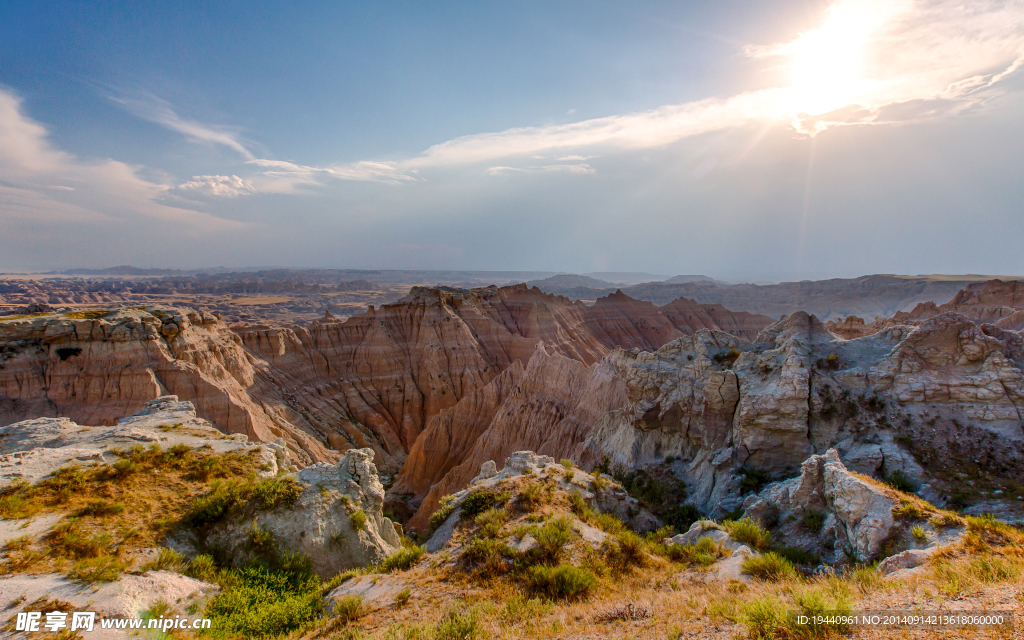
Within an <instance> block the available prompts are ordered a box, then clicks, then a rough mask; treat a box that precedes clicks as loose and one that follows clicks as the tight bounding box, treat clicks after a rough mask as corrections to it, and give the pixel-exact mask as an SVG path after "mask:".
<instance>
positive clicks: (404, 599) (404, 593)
mask: <svg viewBox="0 0 1024 640" xmlns="http://www.w3.org/2000/svg"><path fill="white" fill-rule="evenodd" d="M411 597H412V590H411V589H409V588H408V587H407V588H405V589H402V590H401V591H399V592H398V593H396V594H395V601H394V605H395V608H397V609H401V608H402V607H404V606H405V605H407V604H409V598H411Z"/></svg>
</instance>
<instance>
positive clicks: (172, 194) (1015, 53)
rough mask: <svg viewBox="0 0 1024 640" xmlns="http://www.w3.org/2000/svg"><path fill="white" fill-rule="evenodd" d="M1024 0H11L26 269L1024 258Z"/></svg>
mask: <svg viewBox="0 0 1024 640" xmlns="http://www.w3.org/2000/svg"><path fill="white" fill-rule="evenodd" d="M1022 55H1024V4H1022V3H1021V2H989V1H988V0H978V2H974V3H971V4H970V6H968V7H964V6H959V5H958V3H955V2H944V1H942V0H887V1H885V2H882V1H881V0H837V1H835V2H828V1H814V2H810V1H800V2H795V1H791V0H782V1H775V2H766V1H765V2H762V1H747V2H730V1H719V2H685V3H681V2H674V3H668V2H646V3H645V2H632V3H622V2H619V3H610V2H557V3H552V2H520V3H498V2H465V3H440V2H435V3H412V2H410V3H399V2H379V3H347V2H330V3H328V2H324V3H301V2H290V3H255V2H248V3H242V2H239V3H196V4H191V3H185V2H178V3H121V2H109V3H78V4H72V3H51V2H33V3H3V4H0V221H2V222H3V226H4V227H5V228H6V231H5V232H4V233H3V234H0V268H7V269H11V268H39V269H47V268H60V267H74V266H110V265H115V264H123V263H131V264H135V265H140V266H161V267H187V268H195V267H202V266H215V265H228V266H232V265H233V266H252V265H281V266H296V267H314V266H316V267H354V268H359V267H366V268H388V267H391V268H443V269H536V270H561V271H575V272H586V271H595V270H597V271H606V270H620V271H621V270H643V271H651V272H656V273H706V274H709V275H713V276H719V277H726V278H742V279H759V280H765V279H773V278H774V279H782V278H794V277H806V278H817V277H830V276H850V275H859V274H863V273H876V272H896V273H932V272H943V273H965V272H974V273H990V274H1012V275H1017V274H1024V265H1022V259H1021V255H1024V254H1022V252H1021V251H1020V250H1019V244H1020V240H1021V238H1024V216H1021V215H1020V205H1019V203H1020V202H1021V196H1022V195H1024V194H1022V190H1024V189H1022V187H1021V184H1024V180H1021V175H1020V174H1021V167H1022V166H1024V165H1022V160H1024V157H1022V156H1024V146H1022V145H1020V144H1019V142H1018V141H1019V140H1021V139H1022V135H1021V134H1022V133H1024V131H1022V129H1024V118H1022V115H1024V109H1022V108H1021V107H1022V106H1024V102H1022V99H1021V98H1022V95H1021V88H1022V83H1021V74H1022V73H1024V70H1020V69H1018V67H1019V66H1020V60H1021V56H1022Z"/></svg>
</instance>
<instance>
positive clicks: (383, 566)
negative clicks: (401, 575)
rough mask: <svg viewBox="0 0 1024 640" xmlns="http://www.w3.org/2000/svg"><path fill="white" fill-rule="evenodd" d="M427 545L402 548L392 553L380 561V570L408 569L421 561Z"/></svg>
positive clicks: (389, 571)
mask: <svg viewBox="0 0 1024 640" xmlns="http://www.w3.org/2000/svg"><path fill="white" fill-rule="evenodd" d="M426 550H427V549H426V547H409V548H406V549H402V550H401V551H398V552H396V553H393V554H391V555H390V556H388V557H387V559H385V560H384V562H382V563H380V570H381V571H382V572H383V573H391V572H392V571H408V570H409V568H411V567H412V566H413V565H414V564H416V563H417V562H419V561H420V558H422V557H423V554H424V552H425V551H426Z"/></svg>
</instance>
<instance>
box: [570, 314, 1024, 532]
mask: <svg viewBox="0 0 1024 640" xmlns="http://www.w3.org/2000/svg"><path fill="white" fill-rule="evenodd" d="M609 362H610V363H613V364H614V365H615V366H616V367H617V368H618V369H619V372H620V373H619V374H618V375H619V376H621V378H622V379H623V380H624V381H625V383H626V386H627V395H628V401H627V403H626V404H625V405H624V406H623V407H622V409H620V410H618V411H613V412H610V413H608V414H606V415H605V416H603V417H602V418H601V419H600V420H599V421H598V422H597V424H596V425H595V427H594V429H593V433H592V435H591V436H590V437H589V438H588V439H587V441H586V442H584V444H583V445H581V446H580V448H579V450H578V451H577V452H576V453H575V455H576V457H577V459H578V460H580V461H582V462H585V463H589V464H594V463H595V462H597V461H600V460H602V459H603V458H605V457H607V458H609V459H610V461H611V462H612V463H613V464H619V465H622V466H624V467H627V468H634V467H638V466H644V465H646V464H650V463H652V462H656V461H659V460H664V459H665V458H666V457H669V456H672V457H678V458H680V459H681V460H682V461H683V465H684V471H683V473H684V475H685V476H686V477H687V478H688V480H689V481H690V484H691V493H692V500H693V501H694V503H695V504H697V505H698V506H699V507H701V508H702V509H705V510H708V511H716V512H718V513H727V512H729V511H730V510H732V509H734V508H735V507H736V506H738V504H739V496H740V495H741V493H742V491H741V488H740V480H741V478H742V477H743V475H744V473H745V472H744V470H749V469H761V470H763V471H765V472H767V473H769V474H771V475H775V476H777V477H786V476H787V475H790V474H793V473H795V472H796V470H797V469H798V468H799V466H800V464H801V463H802V462H803V460H804V459H806V458H807V457H808V456H809V455H810V454H812V453H819V452H823V451H824V450H826V449H828V448H830V447H835V448H836V449H837V450H838V452H839V453H840V455H842V456H843V457H844V460H847V461H848V463H849V464H851V465H853V467H854V468H855V469H857V470H858V471H863V472H866V473H870V474H876V475H888V474H891V473H892V472H894V471H901V472H903V473H905V474H906V475H907V476H909V477H910V478H912V479H914V480H915V481H917V482H918V483H930V484H931V485H932V486H931V490H932V491H937V490H936V487H939V488H941V490H942V492H944V493H945V495H946V496H948V495H950V494H956V493H958V492H963V491H965V490H971V491H973V492H975V493H976V494H977V493H979V492H982V491H992V490H996V489H997V488H999V487H1003V486H1004V485H1007V483H1012V482H1014V478H1015V477H1016V475H1017V474H1020V473H1022V472H1024V465H1022V462H1021V460H1022V454H1024V449H1022V444H1024V437H1022V425H1024V423H1022V411H1024V395H1022V394H1024V377H1022V364H1024V361H1022V356H1021V337H1020V335H1019V334H1017V333H1015V332H1010V331H1005V330H1002V329H999V328H998V327H995V326H993V325H981V326H978V325H976V324H974V323H972V322H971V321H970V320H968V319H967V318H965V317H963V316H958V315H955V314H945V315H942V316H939V317H936V318H933V319H931V320H928V321H926V322H923V323H922V324H921V325H920V326H917V327H913V326H894V327H891V328H889V329H886V330H884V331H881V332H879V333H876V334H873V335H870V336H866V337H863V338H859V339H854V340H843V339H841V338H839V337H837V336H835V335H833V334H831V333H830V332H829V331H828V330H827V328H826V327H825V326H824V325H822V324H821V323H820V322H819V321H818V320H817V319H816V318H814V317H813V316H808V315H807V314H802V313H798V314H793V315H791V316H789V317H788V318H785V319H783V320H782V321H779V322H778V323H776V324H774V325H772V326H771V327H769V328H768V329H766V330H765V331H764V332H762V333H761V335H760V336H758V338H757V340H755V341H753V342H747V341H744V340H740V339H737V338H735V337H732V336H728V335H727V334H717V333H714V332H705V331H702V332H699V333H698V334H696V335H695V336H692V337H688V338H682V339H680V340H676V341H674V342H672V343H669V344H667V345H665V346H664V347H662V348H661V349H659V350H658V351H656V352H653V353H636V354H633V353H628V352H625V351H617V352H616V353H614V354H612V355H611V356H610V357H609ZM962 478H971V479H970V482H971V483H976V486H975V485H970V486H965V485H964V483H963V482H961V479H962ZM999 490H1000V491H1002V489H999ZM935 495H939V493H936V494H935Z"/></svg>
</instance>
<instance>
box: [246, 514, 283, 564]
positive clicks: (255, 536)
mask: <svg viewBox="0 0 1024 640" xmlns="http://www.w3.org/2000/svg"><path fill="white" fill-rule="evenodd" d="M246 547H247V548H248V549H249V550H250V551H253V552H255V553H257V554H261V555H270V556H273V555H274V554H275V553H277V540H275V539H274V534H272V533H271V532H269V531H267V530H266V529H260V525H259V524H258V523H257V522H256V521H255V520H253V521H252V527H251V528H250V529H249V536H248V539H247V540H246Z"/></svg>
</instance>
